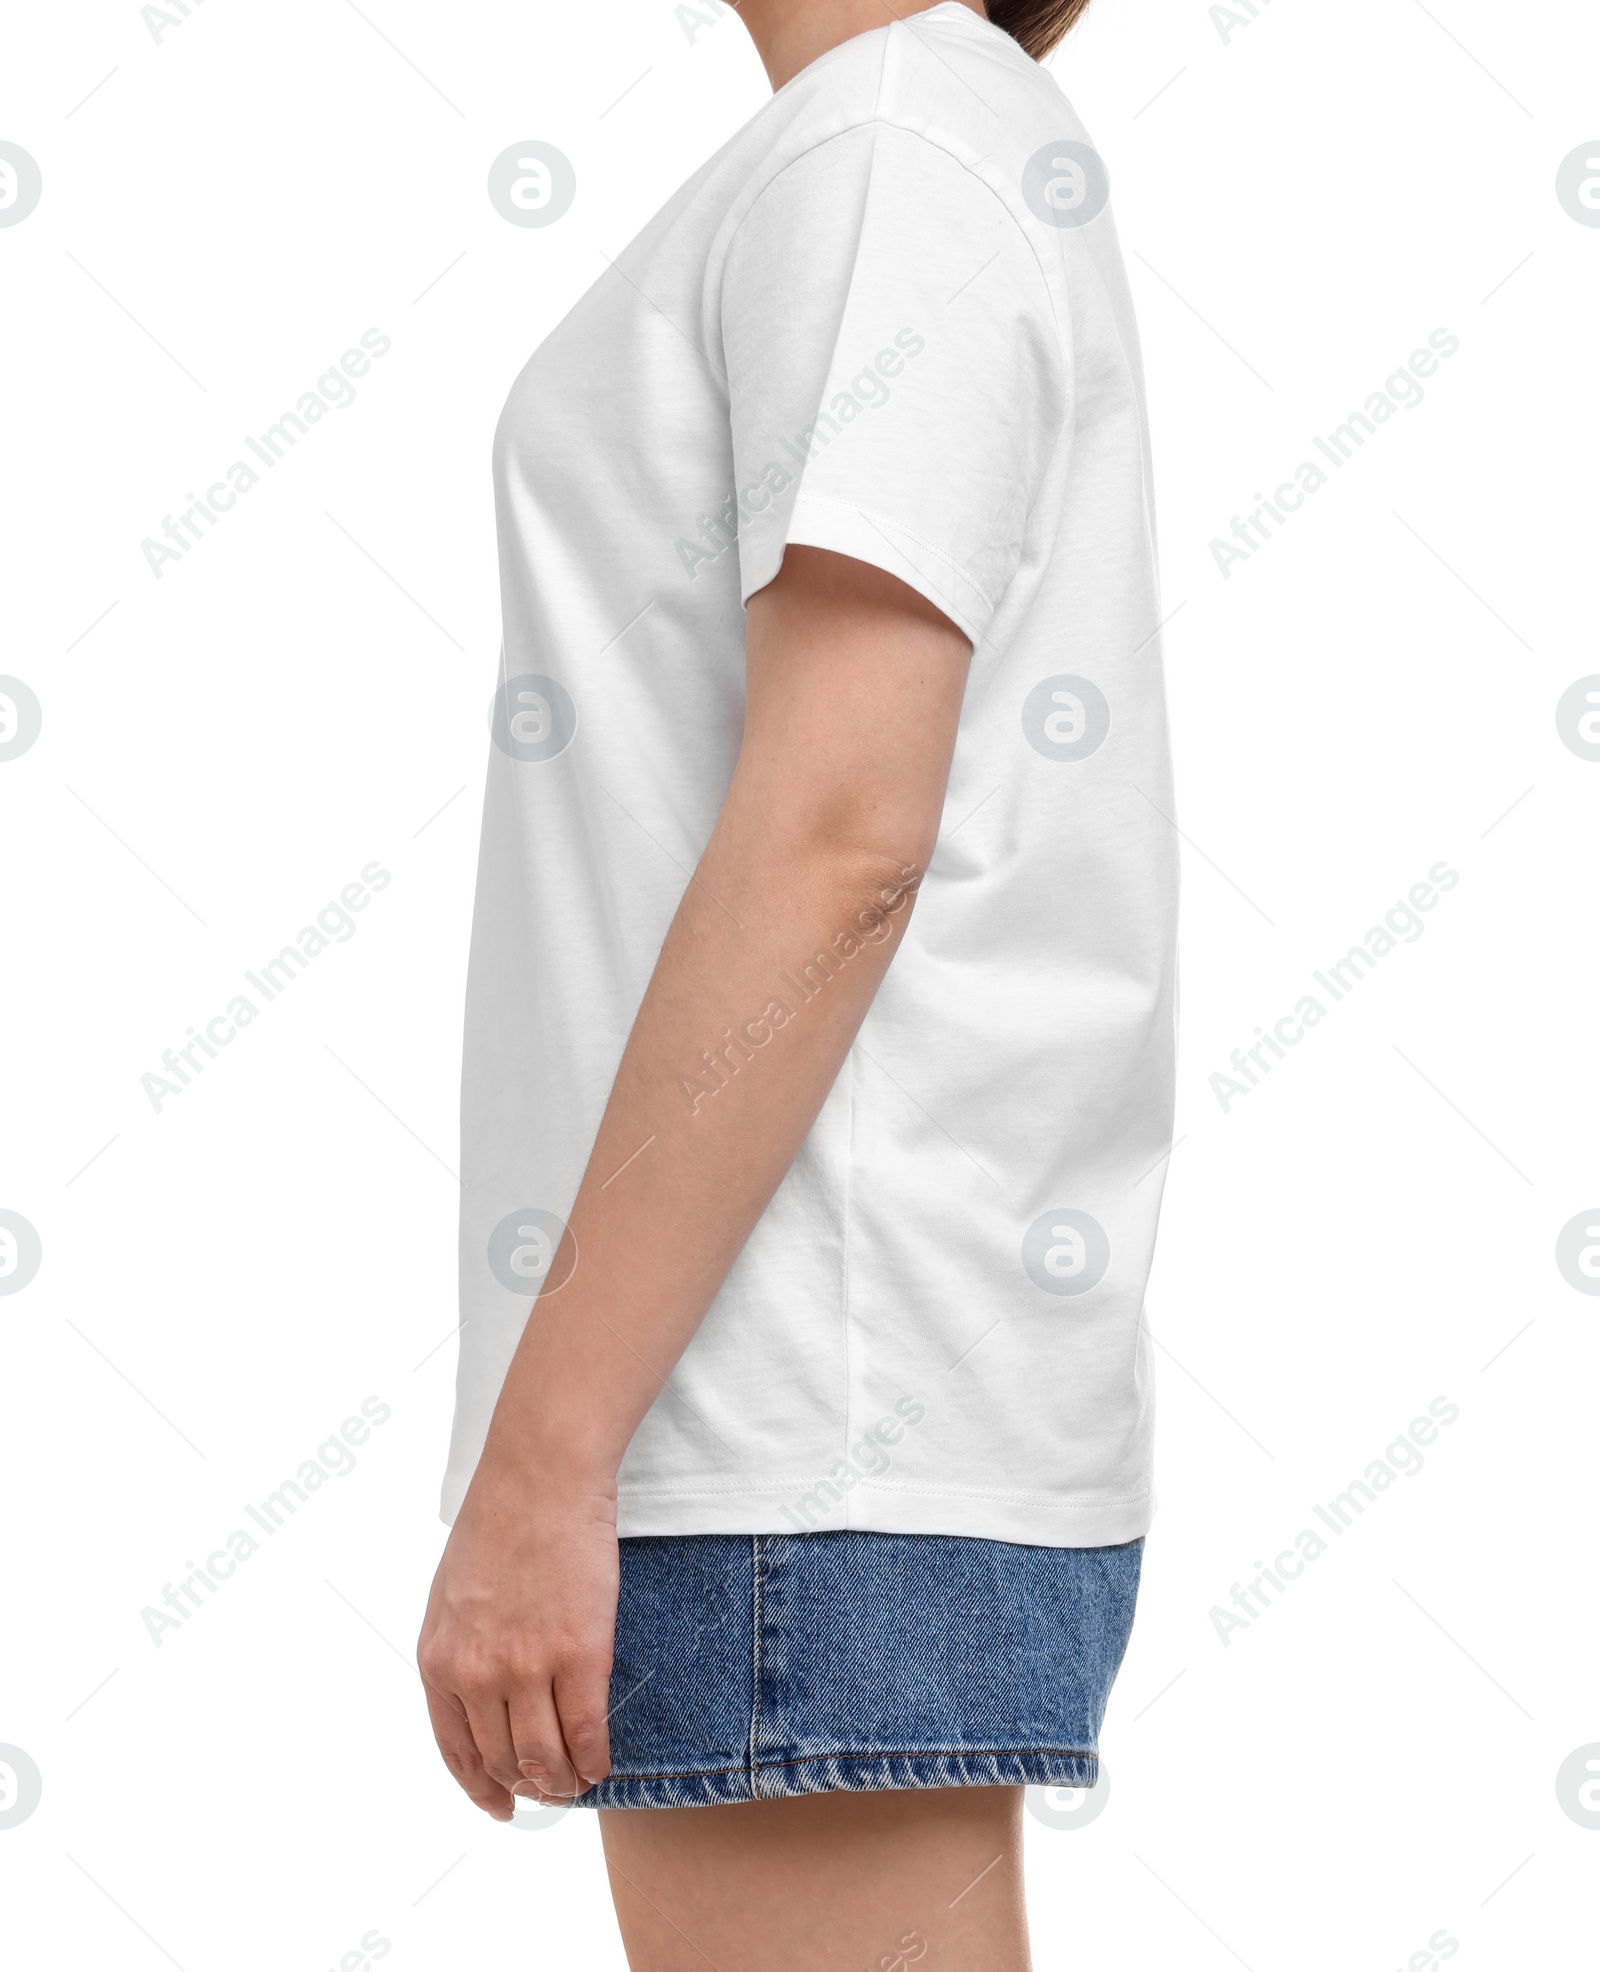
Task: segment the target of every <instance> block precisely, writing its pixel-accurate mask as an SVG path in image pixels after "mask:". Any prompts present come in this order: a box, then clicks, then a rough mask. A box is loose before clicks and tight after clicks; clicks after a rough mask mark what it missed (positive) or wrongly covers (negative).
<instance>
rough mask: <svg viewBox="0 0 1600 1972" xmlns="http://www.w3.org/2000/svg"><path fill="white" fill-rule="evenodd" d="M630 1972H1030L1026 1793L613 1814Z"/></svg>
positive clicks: (913, 1793) (961, 1792) (810, 1798)
mask: <svg viewBox="0 0 1600 1972" xmlns="http://www.w3.org/2000/svg"><path fill="white" fill-rule="evenodd" d="M600 1832H601V1837H602V1840H603V1841H604V1844H605V1852H606V1867H607V1869H608V1870H609V1872H610V1876H611V1895H612V1899H613V1901H614V1902H615V1904H616V1907H617V1922H618V1924H619V1925H620V1927H621V1930H622V1942H623V1945H624V1947H625V1948H626V1950H627V1954H628V1964H629V1966H630V1967H631V1968H632V1972H708V1968H710V1967H714V1968H716V1972H834V1968H838V1972H1029V1967H1030V1959H1029V1956H1028V1922H1027V1914H1026V1910H1025V1908H1024V1904H1023V1891H1022V1789H1021V1788H1020V1787H942V1788H921V1789H908V1790H906V1791H905V1792H895V1793H889V1792H884V1793H870V1794H807V1795H802V1796H800V1797H799V1798H798V1799H795V1800H786V1801H749V1802H742V1803H740V1804H739V1805H737V1806H734V1807H720V1808H628V1809H620V1808H613V1809H603V1810H602V1811H601V1814H600Z"/></svg>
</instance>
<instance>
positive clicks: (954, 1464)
mask: <svg viewBox="0 0 1600 1972" xmlns="http://www.w3.org/2000/svg"><path fill="white" fill-rule="evenodd" d="M1107 192H1108V185H1107V179H1106V172H1105V167H1104V165H1103V164H1102V163H1101V160H1100V159H1099V158H1098V156H1097V155H1096V153H1095V152H1094V151H1093V149H1092V148H1091V147H1090V145H1089V142H1088V139H1087V137H1086V135H1085V133H1084V131H1083V128H1082V126H1081V125H1080V124H1079V122H1078V120H1077V118H1076V117H1075V116H1074V115H1073V112H1072V110H1071V109H1070V108H1069V107H1068V105H1067V103H1066V101H1065V99H1064V98H1063V96H1062V95H1061V92H1060V90H1059V89H1058V88H1057V86H1056V84H1055V82H1054V81H1053V80H1052V78H1051V77H1050V76H1049V75H1048V74H1046V73H1045V71H1044V70H1042V69H1041V68H1039V67H1038V66H1037V65H1036V64H1035V63H1034V62H1033V61H1031V60H1030V59H1029V58H1028V57H1027V56H1026V55H1025V54H1024V53H1023V52H1022V50H1021V49H1020V48H1019V47H1018V46H1017V45H1016V43H1015V42H1013V41H1012V40H1011V39H1010V38H1009V37H1008V36H1007V35H1006V34H1004V33H1002V32H1001V31H1000V30H999V29H998V28H995V27H993V26H991V25H990V24H989V23H988V22H986V21H985V20H983V19H982V18H981V17H979V16H978V15H977V14H975V13H973V12H972V11H971V10H970V9H969V8H967V7H965V6H962V5H960V4H959V0H946V3H945V4H943V5H940V6H936V7H934V8H932V9H931V10H930V11H929V12H926V13H923V14H919V15H917V16H915V17H914V18H912V19H910V20H907V21H903V22H899V23H897V24H895V25H893V26H888V27H885V28H883V29H880V30H878V31H875V32H873V33H868V34H863V35H861V36H859V37H858V38H856V39H854V40H851V41H848V42H846V43H844V44H843V45H841V46H840V47H837V48H835V49H833V50H831V51H830V52H829V53H828V54H826V55H824V56H823V57H822V58H821V59H820V60H819V61H817V62H815V63H813V64H812V65H811V66H810V67H809V68H807V69H805V70H804V71H803V72H802V73H801V74H799V75H797V76H796V77H795V78H794V80H793V81H791V82H789V83H788V84H787V85H786V86H785V87H784V88H782V89H780V90H779V91H778V92H777V94H776V95H775V96H774V97H773V99H772V101H771V102H770V103H768V104H767V105H766V106H765V107H764V108H763V109H762V110H761V111H760V112H759V114H758V115H756V116H755V117H754V118H753V119H752V120H751V121H750V123H748V124H747V125H746V126H745V128H744V129H743V130H741V131H740V132H739V134H738V135H737V136H735V137H734V138H733V139H732V141H731V142H729V143H728V144H726V145H724V146H723V148H722V149H721V150H720V151H719V152H718V153H717V154H716V156H715V157H713V158H712V159H711V160H710V161H709V162H708V163H707V164H706V165H705V166H704V167H703V168H702V169H701V170H700V171H698V172H697V173H696V174H695V175H694V177H693V178H691V179H690V180H689V182H688V183H687V184H686V185H684V186H683V187H682V188H681V189H680V190H679V191H678V192H677V193H676V195H675V196H674V197H673V198H672V199H671V200H670V201H669V202H668V203H667V205H666V206H665V207H664V208H663V209H662V210H661V211H660V212H659V213H657V215H656V216H655V218H654V219H652V220H651V221H650V223H649V224H648V225H647V226H646V227H645V229H644V231H643V232H642V233H640V235H639V237H638V238H637V239H636V240H635V241H634V242H633V243H632V245H631V246H630V247H629V248H628V249H627V250H626V252H624V253H623V254H622V255H621V256H620V258H619V259H618V261H617V262H616V264H615V266H614V267H613V268H611V269H608V270H607V271H606V272H605V273H604V274H603V275H602V276H601V278H600V279H599V280H598V281H597V282H596V283H595V285H594V287H593V288H592V289H591V290H590V291H589V293H588V294H587V295H585V296H584V298H583V299H582V300H581V301H580V302H579V303H578V305H577V306H576V307H575V308H574V309H573V310H572V312H571V314H570V315H568V317H567V318H566V320H565V321H564V322H562V323H561V325H560V326H559V327H558V328H557V329H556V330H555V331H554V332H553V333H552V334H551V335H550V336H549V337H548V339H547V340H546V341H545V342H544V344H543V345H542V346H541V347H540V349H539V350H538V351H537V353H536V354H535V355H534V357H533V358H532V360H531V361H530V362H529V364H528V365H527V367H526V368H525V369H524V370H523V372H522V374H521V375H520V376H519V377H518V379H517V381H516V383H515V385H514V386H513V388H512V391H511V395H510V398H509V401H508V402H507V404H506V408H505V411H504V413H503V415H502V418H501V421H500V426H499V430H498V433H497V437H496V444H495V477H496V487H497V493H498V511H499V527H500V558H501V580H502V589H503V610H504V630H505V649H504V655H503V660H502V671H501V677H500V685H499V689H498V692H497V695H496V700H495V711H494V721H493V743H492V745H491V747H490V753H489V776H488V788H487V794H486V798H485V806H484V822H483V841H482V849H481V859H480V864H479V875H478V892H477V905H476V912H475V917H474V923H473V934H472V954H471V966H470V977H469V984H468V994H467V1018H466V1051H465V1065H464V1078H463V1095H462V1173H463V1206H462V1215H461V1315H462V1329H461V1344H460V1346H461V1358H460V1370H459V1377H458V1402H457V1410H456V1424H455V1436H454V1442H453V1445H452V1449H451V1458H450V1468H449V1473H448V1475H447V1478H446V1481H445V1487H444V1501H443V1506H444V1513H445V1517H446V1518H447V1519H449V1518H453V1516H454V1514H455V1512H456V1510H457V1508H458V1507H459V1505H460V1501H461V1498H462V1495H463V1493H464V1491H465V1489H466V1485H467V1481H468V1480H469V1478H470V1477H471V1473H472V1469H473V1466H474V1464H475V1462H476V1460H477V1458H478V1456H479V1453H480V1451H481V1449H482V1445H483V1440H484V1434H485V1432H486V1429H487V1426H488V1422H489V1417H490V1414H491V1412H492V1410H493V1407H494V1402H495V1399H496V1397H497V1395H498V1393H499V1389H500V1385H501V1381H502V1379H503V1377H504V1374H505V1370H506V1367H507V1364H508V1363H509V1361H510V1358H511V1354H512V1351H513V1349H514V1348H515V1345H516V1342H517V1339H518V1337H519V1336H520V1334H521V1332H522V1328H523V1324H524V1322H525V1320H526V1317H527V1312H528V1308H529V1305H530V1301H531V1299H532V1296H533V1293H534V1291H535V1290H536V1289H537V1288H538V1287H539V1285H540V1282H541V1279H542V1276H543V1271H544V1269H545V1268H546V1267H547V1266H548V1264H549V1261H550V1256H551V1255H552V1253H553V1252H554V1250H555V1246H556V1243H557V1241H558V1239H559V1236H560V1232H561V1229H562V1223H563V1220H564V1217H565V1215H566V1214H567V1212H568V1211H570V1209H571V1204H572V1200H573V1198H574V1196H575V1194H576V1191H577V1187H578V1182H579V1179H580V1177H581V1175H582V1173H583V1169H584V1164H585V1162H586V1160H587V1158H588V1155H589V1152H590V1149H591V1147H592V1145H593V1142H594V1138H595V1134H596V1131H597V1129H598V1126H599V1122H600V1118H601V1114H602V1111H603V1109H604V1106H605V1102H606V1097H607V1095H608V1093H609V1090H610V1087H611V1083H612V1079H613V1076H614V1075H615V1072H616V1069H617V1064H618V1061H619V1059H620V1057H621V1054H622V1049H623V1046H624V1043H625V1042H626V1040H627V1037H628V1033H629V1030H630V1028H631V1026H632V1024H633V1020H634V1017H635V1014H636V1013H637V1011H638V1007H639V1003H640V1000H641V998H642V996H643V993H644V989H645V986H646V983H647V981H648V979H649V976H650V971H651V968H652V966H653V965H654V963H655V960H656V957H657V955H658V953H659V951H660V949H661V944H662V940H663V938H664V936H665V934H666V930H667V927H668V924H669V922H670V921H671V918H672V916H673V913H674V911H675V910H676V908H677V905H678V902H679V899H680V897H681V895H682V893H683V890H684V887H685V884H686V882H687V880H688V877H689V875H690V873H691V871H692V870H693V869H694V866H695V864H696V862H697V860H698V858H699V856H700V854H701V852H702V850H703V849H704V847H705V844H706V841H707V839H708V837H709V836H710V833H711V829H712V825H713V824H714V822H715V821H716V818H717V814H718V811H719V809H720V807H721V804H722V801H723V798H724V796H725V794H726V792H727V788H728V783H729V778H730V776H731V774H732V771H733V765H734V760H735V756H736V754H737V751H738V747H739V741H740V731H741V724H742V717H743V707H744V660H745V651H744V641H745V639H744V631H745V619H744V612H743V604H744V602H745V601H746V600H747V599H748V597H749V596H750V595H752V594H753V593H754V592H755V591H756V590H757V589H760V588H761V587H762V586H763V585H764V584H766V583H767V582H769V581H770V580H771V579H772V577H773V576H774V575H775V574H776V573H777V570H778V567H779V564H780V562H781V561H782V558H783V551H784V546H785V544H786V543H787V542H791V541H793V542H806V543H810V544H812V545H813V546H816V547H821V548H831V549H834V550H836V551H838V552H840V553H842V554H847V555H852V556H855V557H857V558H858V559H859V560H862V561H865V562H870V563H874V564H876V565H877V566H879V567H881V568H884V569H887V570H889V571H890V572H891V573H893V574H895V575H897V576H900V577H901V578H902V579H903V580H905V581H906V582H908V583H910V584H911V586H912V587H913V588H916V589H918V590H920V591H921V592H922V593H923V594H924V595H926V596H927V597H929V598H930V599H931V600H932V601H933V602H935V603H936V604H937V605H938V606H939V608H940V609H942V610H944V611H945V612H946V614H947V615H949V616H950V617H951V618H952V619H953V620H954V621H955V622H956V623H958V624H959V625H960V626H961V628H962V629H963V630H964V631H965V632H966V633H967V635H968V636H969V637H970V638H971V640H972V642H973V646H974V652H973V661H972V668H971V676H970V682H969V684H968V686H967V692H966V698H965V703H964V706H963V710H962V715H961V723H960V729H959V734H958V738H957V741H956V748H955V760H954V767H953V771H952V773H951V777H950V788H949V796H948V800H947V802H946V805H945V809H944V816H943V823H942V827H941V832H940V836H939V842H938V847H937V851H936V853H935V854H934V856H933V858H932V861H931V864H930V867H929V870H928V873H927V876H926V879H925V881H924V882H923V884H922V887H921V891H920V894H919V896H918V899H917V903H916V908H915V912H914V914H912V915H911V916H910V918H909V921H908V922H906V921H905V920H902V922H903V923H905V926H906V928H905V929H904V930H903V931H900V932H899V933H898V934H897V937H898V941H899V942H898V949H897V951H896V953H895V956H894V959H893V962H892V964H891V965H890V967H889V971H888V974H887V977H886V978H885V980H884V982H883V985H882V987H881V989H880V991H879V993H878V996H877V998H876V1000H875V1002H874V1004H873V1006H872V1008H871V1011H870V1012H869V1013H868V1015H867V1018H866V1021H865V1024H864V1025H863V1027H862V1029H861V1033H860V1037H859V1040H858V1042H857V1044H856V1046H855V1047H854V1048H853V1049H852V1050H851V1052H850V1055H849V1058H848V1060H847V1061H846V1063H845V1065H844V1067H843V1069H842V1071H841V1073H840V1075H839V1078H838V1081H837V1083H836V1084H835V1086H834V1088H833V1090H832V1092H831V1093H830V1094H829V1096H828V1098H827V1101H826V1102H825V1103H824V1105H823V1108H822V1111H821V1114H820V1115H819V1117H818V1119H817V1122H816V1125H815V1127H814V1128H813V1130H812V1131H811V1134H810V1136H809V1137H808V1138H807V1140H806V1142H805V1144H804V1146H803V1148H802V1149H801V1152H800V1155H799V1157H798V1158H797V1159H796V1161H795V1163H794V1166H793V1168H792V1169H791V1170H790V1172H789V1174H788V1176H787V1177H786V1178H785V1180H784V1182H783V1184H782V1185H781V1186H780V1188H779V1190H778V1192H777V1194H776V1196H775V1197H774V1198H773V1201H772V1203H771V1205H770V1206H769V1207H768V1209H767V1211H766V1213H765V1215H764V1216H763V1217H762V1219H761V1221H760V1223H759V1224H758V1225H757V1227H756V1230H755V1232H754V1233H753V1234H752V1236H751V1238H750V1240H749V1243H748V1244H747V1245H746V1247H745V1249H744V1251H743V1253H742V1254H741V1256H740V1258H739V1259H738V1261H737V1262H736V1263H735V1265H734V1267H733V1270H732V1272H731V1273H730V1274H729V1276H728V1279H727V1282H726V1284H725V1285H724V1287H723V1289H722V1291H721V1292H720V1293H719V1294H718V1296H717V1298H716V1300H715V1302H714V1303H713V1304H712V1307H711V1309H710V1312H709V1313H708V1314H707V1316H706V1318H705V1322H704V1324H703V1325H702V1327H701V1328H700V1330H699V1332H698V1333H697V1334H696V1336H695V1338H694V1340H693V1341H692V1342H691V1343H690V1345H689V1348H688V1350H687V1352H686V1354H685V1355H684V1357H683V1359H682V1361H681V1362H680V1364H679V1366H678V1368H677V1370H676V1371H675V1372H674V1374H673V1376H672V1378H671V1381H670V1384H669V1386H668V1387H667V1389H666V1390H665V1391H664V1392H663V1394H662V1395H661V1397H660V1398H659V1399H658V1400H657V1402H656V1403H655V1404H654V1406H653V1407H652V1409H651V1410H650V1412H649V1414H648V1415H647V1417H646V1418H645V1420H644V1422H643V1424H642V1426H641V1427H640V1430H639V1432H638V1434H637V1436H636V1437H635V1439H634V1442H633V1444H632V1446H631V1448H630V1449H629V1451H628V1454H627V1457H626V1459H625V1461H624V1463H623V1467H622V1472H621V1478H620V1528H621V1531H622V1533H624V1534H687V1533H763V1532H767V1533H794V1532H797V1531H802V1530H805V1529H811V1528H842V1527H851V1528H869V1529H877V1530H880V1531H884V1532H892V1533H927V1534H965V1535H977V1536H983V1537H987V1538H990V1539H997V1540H1006V1541H1022V1542H1031V1543H1035V1544H1041V1545H1050V1546H1096V1545H1105V1544H1109V1543H1113V1542H1120V1541H1127V1540H1131V1539H1133V1538H1134V1537H1136V1536H1137V1535H1139V1534H1142V1533H1143V1532H1144V1531H1145V1528H1146V1526H1147V1524H1148V1520H1149V1515H1150V1511H1151V1504H1152V1497H1151V1474H1150V1463H1151V1443H1150V1438H1151V1388H1150V1353H1149V1345H1148V1341H1147V1338H1146V1335H1145V1332H1144V1328H1143V1322H1142V1306H1143V1296H1144V1287H1145V1280H1146V1276H1147V1274H1148V1271H1149V1266H1150V1258H1151V1248H1152V1243H1153V1241H1154V1238H1155V1229H1156V1217H1157V1211H1158V1206H1159V1201H1160V1196H1161V1187H1162V1179H1163V1175H1164V1162H1163V1160H1164V1157H1165V1154H1166V1152H1167V1150H1168V1148H1169V1144H1170V1131H1171V1104H1172V1079H1173V1010H1174V963H1173V938H1174V920H1175V911H1176V860H1175V843H1174V832H1173V828H1172V825H1171V823H1170V822H1169V821H1168V820H1167V819H1166V818H1167V816H1169V815H1170V814H1171V813H1172V803H1171V795H1170V778H1169V763H1168V752H1167V735H1166V723H1165V712H1164V706H1163V695H1162V684H1161V664H1160V640H1159V637H1158V636H1157V634H1156V626H1157V624H1158V622H1159V620H1160V608H1159V605H1158V602H1157V592H1156V575H1155V548H1154V538H1153V525H1152V516H1151V493H1150V469H1149V446H1148V440H1147V432H1146V424H1145V415H1144V408H1143V401H1142V384H1141V376H1140V366H1139V354H1138V344H1137V340H1136V336H1135V331H1134V323H1133V316H1132V311H1131V306H1130V301H1129V295H1128V289H1127V283H1126V279H1125V276H1124V272H1123V267H1122V262H1121V258H1120V255H1119V252H1118V248H1117V243H1116V236H1115V233H1114V231H1113V227H1112V221H1111V215H1110V212H1109V210H1108V209H1107V208H1106V197H1107ZM848 960H849V953H848V951H847V950H846V949H845V948H844V946H843V945H841V946H840V947H838V948H837V949H834V948H830V949H829V950H827V951H825V952H823V953H822V954H820V955H819V957H818V959H817V961H816V962H815V963H814V965H813V966H812V968H811V969H810V972H809V974H808V973H806V972H803V971H802V970H801V969H799V968H791V973H792V976H793V983H794V985H795V988H796V994H797V996H803V995H804V994H805V992H806V991H807V990H808V985H807V982H808V978H809V981H810V989H811V990H815V991H825V990H826V982H827V978H828V969H829V967H830V966H832V967H834V968H837V967H839V966H841V965H843V964H847V963H848ZM798 1003H799V1000H798V997H797V999H796V1004H797V1005H798ZM708 1086H709V1082H708ZM653 1258H654V1260H655V1262H656V1263H657V1264H659V1265H661V1266H663V1267H670V1266H671V1265H672V1252H671V1249H670V1247H669V1248H668V1249H667V1250H666V1251H664V1252H661V1253H659V1254H657V1255H655V1256H653Z"/></svg>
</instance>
